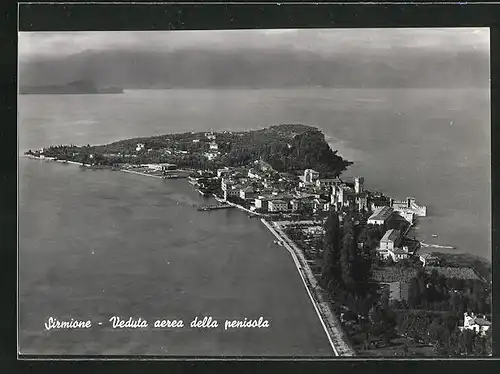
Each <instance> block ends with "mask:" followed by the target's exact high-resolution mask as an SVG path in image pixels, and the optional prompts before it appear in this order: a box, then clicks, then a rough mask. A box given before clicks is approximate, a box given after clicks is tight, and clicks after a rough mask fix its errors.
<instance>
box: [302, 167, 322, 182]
mask: <svg viewBox="0 0 500 374" xmlns="http://www.w3.org/2000/svg"><path fill="white" fill-rule="evenodd" d="M318 178H319V173H318V172H317V171H315V170H312V169H306V170H304V182H306V183H315V182H316V180H317V179H318Z"/></svg>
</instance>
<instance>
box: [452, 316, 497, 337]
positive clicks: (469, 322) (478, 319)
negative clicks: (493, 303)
mask: <svg viewBox="0 0 500 374" xmlns="http://www.w3.org/2000/svg"><path fill="white" fill-rule="evenodd" d="M490 327H491V322H490V321H488V320H487V319H486V316H485V315H483V316H476V315H474V313H471V314H469V313H467V312H465V313H464V324H463V326H459V327H458V328H459V329H460V331H464V330H473V331H475V332H476V333H478V334H481V335H484V334H486V332H487V331H488V330H489V329H490Z"/></svg>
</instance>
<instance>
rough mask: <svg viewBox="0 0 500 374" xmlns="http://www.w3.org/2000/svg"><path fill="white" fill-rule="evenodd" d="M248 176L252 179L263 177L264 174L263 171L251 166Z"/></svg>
mask: <svg viewBox="0 0 500 374" xmlns="http://www.w3.org/2000/svg"><path fill="white" fill-rule="evenodd" d="M247 175H248V178H251V179H262V178H264V175H263V173H262V172H260V171H258V170H256V169H254V168H250V170H248V174H247Z"/></svg>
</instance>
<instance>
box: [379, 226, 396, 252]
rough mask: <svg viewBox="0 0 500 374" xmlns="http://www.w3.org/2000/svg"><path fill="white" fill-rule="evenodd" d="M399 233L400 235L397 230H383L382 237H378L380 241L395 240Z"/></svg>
mask: <svg viewBox="0 0 500 374" xmlns="http://www.w3.org/2000/svg"><path fill="white" fill-rule="evenodd" d="M399 235H400V232H399V230H394V229H390V230H387V231H386V232H385V234H384V236H383V237H382V239H380V241H395V240H396V239H397V238H399ZM394 253H396V252H394Z"/></svg>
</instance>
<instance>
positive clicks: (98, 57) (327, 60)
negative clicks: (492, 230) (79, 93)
mask: <svg viewBox="0 0 500 374" xmlns="http://www.w3.org/2000/svg"><path fill="white" fill-rule="evenodd" d="M19 71H20V74H19V81H20V83H21V85H22V86H25V85H29V86H33V85H52V84H64V82H69V81H73V80H81V79H84V80H91V81H94V82H99V83H102V84H103V85H113V86H114V85H116V86H121V87H124V88H174V87H180V88H182V87H183V88H210V87H245V88H286V87H297V86H307V87H312V86H319V87H339V88H397V87H407V88H425V87H436V88H449V87H488V86H489V55H488V53H484V52H476V51H473V50H470V51H469V50H466V51H460V52H453V51H449V50H444V51H436V50H432V51H427V52H422V50H420V49H412V48H406V49H404V50H398V51H392V50H391V49H379V50H376V51H375V52H374V51H372V50H370V51H360V52H359V53H356V54H354V53H343V54H342V53H333V52H332V53H330V54H329V55H326V56H325V55H321V54H316V53H312V52H311V53H307V52H304V51H301V52H297V51H293V50H275V51H270V50H267V49H245V50H234V51H232V50H210V49H206V50H200V49H180V50H174V51H170V52H166V51H127V50H114V51H92V50H89V51H85V52H82V53H79V54H75V55H71V56H65V57H59V58H37V59H32V60H30V61H22V60H21V61H20V67H19Z"/></svg>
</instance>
